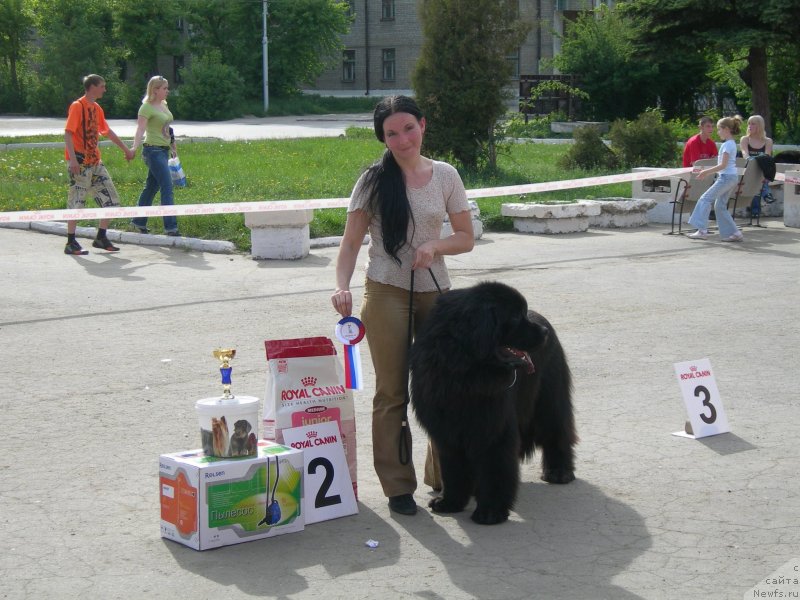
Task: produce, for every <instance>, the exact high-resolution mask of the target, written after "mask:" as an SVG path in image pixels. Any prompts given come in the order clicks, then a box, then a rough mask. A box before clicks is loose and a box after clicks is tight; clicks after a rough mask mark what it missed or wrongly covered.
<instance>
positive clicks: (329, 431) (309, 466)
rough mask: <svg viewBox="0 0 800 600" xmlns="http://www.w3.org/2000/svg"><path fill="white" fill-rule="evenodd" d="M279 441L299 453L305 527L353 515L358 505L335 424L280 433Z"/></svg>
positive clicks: (296, 428)
mask: <svg viewBox="0 0 800 600" xmlns="http://www.w3.org/2000/svg"><path fill="white" fill-rule="evenodd" d="M283 439H284V442H285V443H286V444H287V445H289V446H291V447H292V448H299V449H301V450H302V451H303V465H304V467H303V470H304V471H305V472H304V473H303V510H304V511H305V514H306V524H310V523H319V522H320V521H327V520H328V519H336V518H338V517H344V516H346V515H354V514H356V513H357V512H358V505H357V504H356V496H355V493H354V492H353V482H352V481H351V480H350V471H349V469H348V468H347V459H346V458H345V456H344V446H343V445H342V435H341V433H340V432H339V425H338V424H337V423H336V421H327V422H325V423H317V424H316V425H305V426H304V427H292V428H291V429H284V430H283Z"/></svg>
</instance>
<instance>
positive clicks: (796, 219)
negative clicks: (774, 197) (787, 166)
mask: <svg viewBox="0 0 800 600" xmlns="http://www.w3.org/2000/svg"><path fill="white" fill-rule="evenodd" d="M783 224H784V225H785V226H786V227H800V171H794V170H791V171H789V170H787V171H786V184H785V185H784V186H783Z"/></svg>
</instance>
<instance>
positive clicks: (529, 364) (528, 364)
mask: <svg viewBox="0 0 800 600" xmlns="http://www.w3.org/2000/svg"><path fill="white" fill-rule="evenodd" d="M507 350H508V351H509V353H511V354H513V355H514V356H516V357H517V358H518V359H520V360H521V361H522V362H524V363H525V372H526V373H527V374H528V375H530V374H531V373H533V372H534V371H536V368H535V367H534V366H533V361H532V360H531V357H530V355H529V354H528V353H527V352H523V351H522V350H517V349H516V348H507Z"/></svg>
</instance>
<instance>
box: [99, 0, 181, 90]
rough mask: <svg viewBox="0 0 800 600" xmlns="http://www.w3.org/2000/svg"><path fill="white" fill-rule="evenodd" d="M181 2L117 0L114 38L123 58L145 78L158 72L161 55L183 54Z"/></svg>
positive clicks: (115, 2)
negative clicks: (180, 28)
mask: <svg viewBox="0 0 800 600" xmlns="http://www.w3.org/2000/svg"><path fill="white" fill-rule="evenodd" d="M181 13H182V10H181V7H180V4H178V3H176V2H164V1H163V0H114V38H115V40H116V42H117V44H118V45H119V47H120V48H121V49H122V53H121V54H122V58H124V59H125V61H126V62H127V66H128V68H129V69H130V70H132V71H133V72H134V73H135V74H136V77H135V79H136V80H141V81H142V82H144V81H145V80H147V79H148V78H150V77H151V76H153V75H156V74H158V73H159V69H158V57H159V56H160V55H175V54H180V50H181V39H180V32H179V31H178V28H177V26H176V25H177V22H178V19H179V18H180V17H181V16H182V14H181Z"/></svg>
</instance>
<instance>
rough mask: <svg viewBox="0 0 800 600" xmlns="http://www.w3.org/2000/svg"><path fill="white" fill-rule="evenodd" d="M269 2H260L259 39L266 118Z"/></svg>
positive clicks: (264, 0) (267, 108) (267, 106)
mask: <svg viewBox="0 0 800 600" xmlns="http://www.w3.org/2000/svg"><path fill="white" fill-rule="evenodd" d="M268 3H269V0H262V1H261V8H262V11H261V22H262V30H263V32H264V34H263V36H262V38H261V47H262V56H263V64H262V66H261V68H262V70H263V72H264V75H263V77H262V80H263V82H264V115H265V116H266V113H267V111H268V110H269V58H268V50H267V10H268V9H267V4H268Z"/></svg>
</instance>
